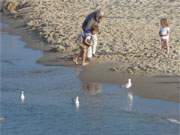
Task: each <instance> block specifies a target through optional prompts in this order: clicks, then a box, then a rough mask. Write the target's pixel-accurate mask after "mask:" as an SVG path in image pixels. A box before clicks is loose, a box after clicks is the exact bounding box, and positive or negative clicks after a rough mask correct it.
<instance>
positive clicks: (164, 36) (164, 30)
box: [159, 18, 170, 54]
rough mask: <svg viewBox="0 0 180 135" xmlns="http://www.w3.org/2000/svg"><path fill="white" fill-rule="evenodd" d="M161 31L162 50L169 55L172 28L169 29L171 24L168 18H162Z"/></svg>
mask: <svg viewBox="0 0 180 135" xmlns="http://www.w3.org/2000/svg"><path fill="white" fill-rule="evenodd" d="M160 24H161V27H160V30H159V36H160V44H161V50H164V49H165V50H166V53H167V54H168V53H169V43H168V42H169V33H170V28H169V23H168V20H167V18H162V19H161V20H160Z"/></svg>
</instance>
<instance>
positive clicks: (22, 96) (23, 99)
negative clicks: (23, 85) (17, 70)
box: [21, 91, 26, 103]
mask: <svg viewBox="0 0 180 135" xmlns="http://www.w3.org/2000/svg"><path fill="white" fill-rule="evenodd" d="M25 99H26V97H25V96H24V91H21V102H22V103H24V101H25Z"/></svg>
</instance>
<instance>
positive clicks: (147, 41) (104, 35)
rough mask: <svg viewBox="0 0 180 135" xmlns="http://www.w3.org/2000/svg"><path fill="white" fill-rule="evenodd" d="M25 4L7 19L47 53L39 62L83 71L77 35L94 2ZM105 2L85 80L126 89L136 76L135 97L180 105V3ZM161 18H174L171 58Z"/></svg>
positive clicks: (5, 15) (55, 0)
mask: <svg viewBox="0 0 180 135" xmlns="http://www.w3.org/2000/svg"><path fill="white" fill-rule="evenodd" d="M9 1H10V0H8V1H6V2H9ZM26 2H27V3H26ZM102 2H103V1H102ZM24 3H26V6H25V7H23V8H21V9H19V10H17V11H18V12H17V17H16V18H14V15H11V14H10V13H8V11H6V12H4V13H3V15H2V19H3V20H6V21H8V22H9V23H10V24H11V25H13V26H14V27H16V28H17V29H16V32H18V33H19V34H20V35H22V37H24V38H23V40H25V41H26V42H27V43H28V47H30V48H33V49H40V50H42V51H43V54H44V55H43V56H42V57H41V58H39V59H38V60H37V62H38V63H41V64H44V65H56V66H59V65H61V66H74V67H77V66H76V65H74V63H73V62H72V57H73V56H74V54H76V53H77V51H78V44H77V42H76V39H77V35H78V34H79V33H80V31H81V23H82V21H83V19H84V17H85V16H86V15H87V14H88V13H89V12H91V11H93V10H94V9H95V8H96V6H95V5H94V4H93V3H91V2H89V1H83V2H80V3H79V1H75V2H70V1H58V0H53V1H51V0H42V1H38V0H37V1H30V0H25V1H23V0H19V1H17V4H21V5H22V4H24ZM99 4H101V5H102V7H103V10H104V11H105V14H106V17H105V18H104V20H103V22H102V24H101V33H100V34H99V35H98V37H99V41H98V52H97V54H98V56H97V57H96V58H94V60H93V61H92V62H91V63H90V65H89V66H87V67H84V68H82V72H81V74H80V78H81V80H82V81H85V82H101V83H115V84H119V86H121V85H122V84H124V83H125V82H126V81H127V79H128V78H132V80H133V83H134V84H136V85H133V88H132V91H133V93H134V94H135V95H140V96H142V97H146V98H154V99H163V100H170V101H175V102H180V101H179V96H180V95H179V86H180V76H179V75H180V68H179V67H180V40H179V37H180V24H179V22H178V20H179V19H180V16H179V10H178V8H179V6H178V5H180V2H177V1H162V0H160V1H158V2H153V1H146V0H142V1H129V2H128V3H127V1H122V2H118V1H113V2H105V3H104V2H103V3H101V2H99ZM161 4H163V7H162V5H161ZM57 5H58V6H57ZM45 7H46V8H45ZM175 7H176V8H175ZM165 8H168V11H167V10H165ZM70 9H71V10H70ZM161 17H168V18H169V19H170V20H171V29H172V30H171V31H172V34H171V41H170V44H171V50H170V54H169V55H166V54H163V53H162V52H161V51H160V49H159V37H158V30H159V19H160V18H161ZM12 33H13V32H12ZM32 38H33V40H34V39H35V40H36V42H32V41H33V40H32ZM53 49H54V50H53ZM78 66H79V65H78ZM147 76H148V77H147ZM161 84H162V85H161ZM157 88H158V89H157ZM170 89H171V91H170ZM162 91H163V93H164V94H162Z"/></svg>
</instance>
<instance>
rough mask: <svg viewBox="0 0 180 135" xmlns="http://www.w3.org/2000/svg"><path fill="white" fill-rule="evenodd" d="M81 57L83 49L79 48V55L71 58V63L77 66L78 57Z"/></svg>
mask: <svg viewBox="0 0 180 135" xmlns="http://www.w3.org/2000/svg"><path fill="white" fill-rule="evenodd" d="M82 55H83V48H82V47H80V52H79V54H78V55H77V56H76V57H74V58H73V61H74V63H75V64H78V60H79V58H80V57H82Z"/></svg>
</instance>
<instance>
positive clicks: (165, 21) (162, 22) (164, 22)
mask: <svg viewBox="0 0 180 135" xmlns="http://www.w3.org/2000/svg"><path fill="white" fill-rule="evenodd" d="M160 24H161V26H162V27H169V20H168V19H167V18H162V19H161V20H160Z"/></svg>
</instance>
